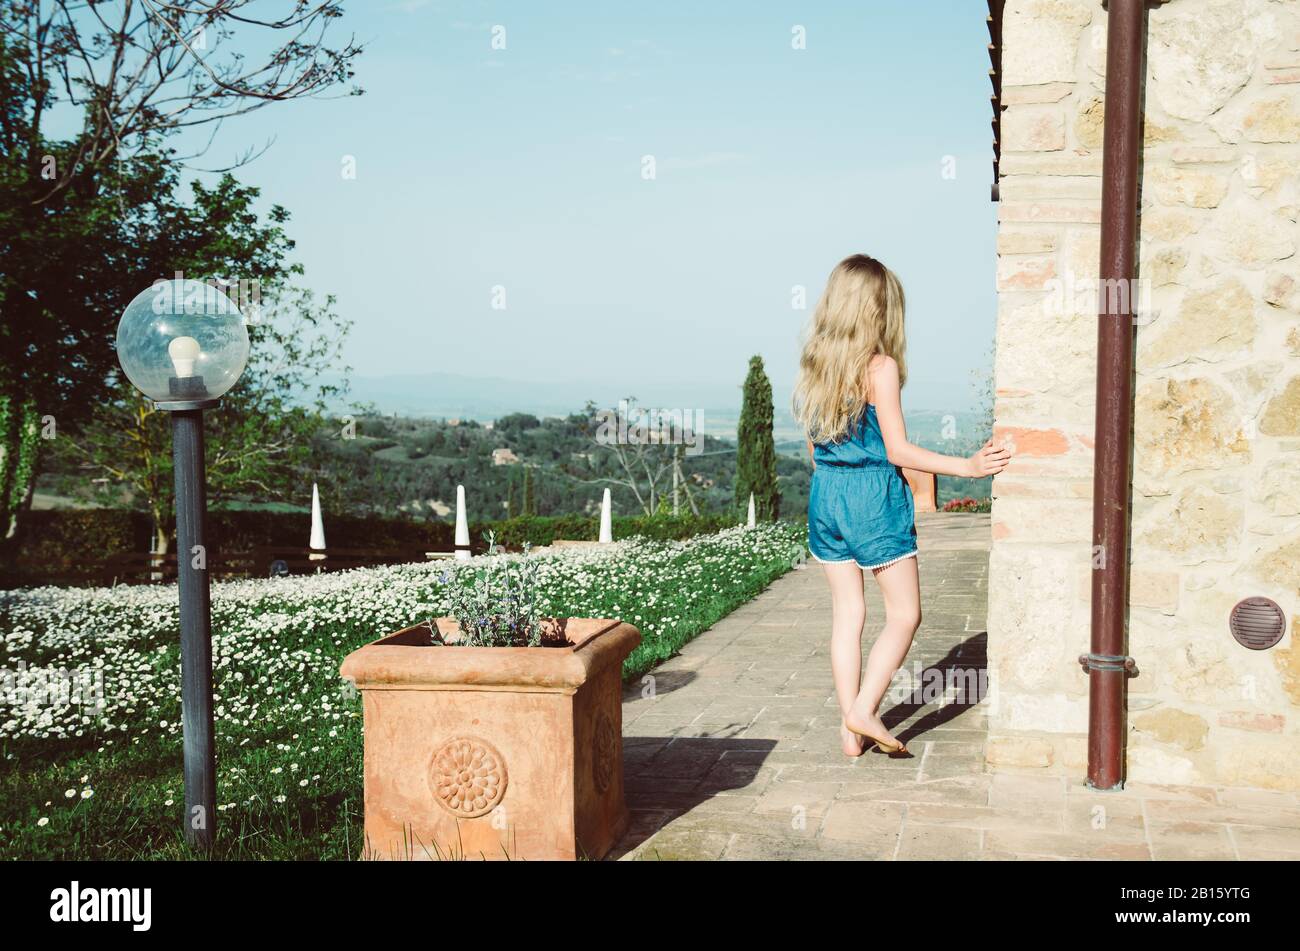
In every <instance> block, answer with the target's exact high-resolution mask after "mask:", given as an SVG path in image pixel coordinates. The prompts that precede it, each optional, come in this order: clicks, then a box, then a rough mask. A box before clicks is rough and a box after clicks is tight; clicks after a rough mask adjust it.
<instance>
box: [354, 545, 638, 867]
mask: <svg viewBox="0 0 1300 951" xmlns="http://www.w3.org/2000/svg"><path fill="white" fill-rule="evenodd" d="M494 541H495V540H494V539H492V538H491V537H489V557H488V558H486V559H484V561H483V563H482V564H481V566H476V567H475V569H474V574H473V577H472V579H471V580H470V582H469V583H468V584H466V583H463V582H462V581H461V580H460V579H459V578H457V577H455V576H452V577H449V578H448V583H449V584H450V586H451V598H450V601H451V607H450V612H451V613H450V616H447V617H439V618H433V619H429V620H426V621H423V622H421V623H418V624H415V625H413V626H411V627H408V628H405V629H403V630H400V631H397V632H396V633H393V634H390V635H388V636H387V637H384V638H381V639H380V640H378V641H375V642H374V643H372V644H368V645H366V646H365V647H362V648H360V649H358V650H356V651H353V652H352V653H351V654H349V655H348V656H347V658H346V659H345V660H344V661H343V665H342V667H341V669H340V672H341V674H342V675H343V677H344V678H345V679H346V680H348V681H350V682H352V683H353V684H354V685H355V686H356V688H357V689H358V690H359V691H360V693H361V697H362V706H363V714H364V717H365V767H364V771H365V837H366V845H365V848H364V851H363V857H368V858H413V859H421V858H437V857H445V856H447V855H464V856H466V857H483V858H489V859H491V858H507V857H509V858H524V859H573V858H579V857H588V858H597V857H600V856H603V855H604V854H605V853H606V852H607V851H608V850H609V849H610V847H611V846H613V844H614V843H615V842H616V841H617V839H618V838H619V837H620V836H621V835H622V833H623V831H624V829H625V828H626V825H627V809H626V806H625V805H624V799H623V742H622V703H621V687H622V664H623V660H624V659H625V658H626V657H627V655H628V654H629V653H630V652H631V651H632V650H633V648H635V647H636V645H637V644H639V643H640V641H641V635H640V633H639V632H638V631H637V630H636V628H634V627H632V626H631V625H629V624H624V623H622V622H620V621H618V620H614V619H607V618H551V617H543V616H541V614H540V611H539V602H540V597H539V591H538V571H539V569H540V567H541V566H540V564H539V559H538V556H536V555H531V554H529V553H528V552H527V551H525V553H524V555H523V556H522V557H511V556H507V557H495V555H496V546H495V544H494Z"/></svg>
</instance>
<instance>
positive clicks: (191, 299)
mask: <svg viewBox="0 0 1300 951" xmlns="http://www.w3.org/2000/svg"><path fill="white" fill-rule="evenodd" d="M117 359H118V361H119V362H120V363H121V364H122V372H124V373H125V374H126V377H127V379H128V380H130V381H131V382H132V383H133V384H135V386H136V388H137V389H138V390H139V391H140V392H141V393H143V394H144V395H145V396H147V397H149V399H151V400H153V401H154V402H155V403H191V402H203V401H206V400H215V399H219V398H220V397H221V396H222V395H223V394H224V393H225V392H226V391H227V390H229V389H230V388H231V387H232V386H234V385H235V383H236V382H237V381H238V380H239V375H240V374H241V373H243V372H244V367H245V365H246V364H247V363H248V328H247V327H246V326H245V320H244V315H243V314H242V313H241V312H240V310H239V307H238V305H236V304H235V302H234V301H232V300H231V299H230V298H229V297H228V296H226V294H225V293H224V292H223V291H222V290H221V289H220V288H218V287H214V286H213V285H211V284H205V283H204V282H202V281H191V280H181V281H158V282H156V283H155V284H154V285H153V286H152V287H150V288H149V289H148V290H146V291H142V292H141V293H139V294H137V295H136V297H135V299H134V300H133V301H131V303H130V304H128V305H127V307H126V310H125V311H123V313H122V319H121V320H120V321H118V324H117Z"/></svg>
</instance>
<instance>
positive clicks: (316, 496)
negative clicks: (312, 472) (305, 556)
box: [307, 482, 325, 548]
mask: <svg viewBox="0 0 1300 951" xmlns="http://www.w3.org/2000/svg"><path fill="white" fill-rule="evenodd" d="M307 547H308V548H324V547H325V520H324V519H322V518H321V514H320V490H319V489H317V488H316V483H315V482H313V483H312V484H311V540H310V541H309V542H308V543H307Z"/></svg>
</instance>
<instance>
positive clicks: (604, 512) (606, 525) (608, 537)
mask: <svg viewBox="0 0 1300 951" xmlns="http://www.w3.org/2000/svg"><path fill="white" fill-rule="evenodd" d="M613 540H614V528H613V523H612V521H611V517H610V508H609V489H606V490H605V496H604V498H602V499H601V500H600V541H602V542H612V541H613Z"/></svg>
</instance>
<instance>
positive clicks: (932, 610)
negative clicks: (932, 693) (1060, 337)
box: [611, 513, 1300, 860]
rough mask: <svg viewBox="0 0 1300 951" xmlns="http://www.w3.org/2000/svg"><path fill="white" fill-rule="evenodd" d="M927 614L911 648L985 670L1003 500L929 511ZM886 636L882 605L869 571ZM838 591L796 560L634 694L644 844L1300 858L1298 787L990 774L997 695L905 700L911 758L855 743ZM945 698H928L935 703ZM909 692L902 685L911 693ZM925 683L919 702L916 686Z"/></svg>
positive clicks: (959, 854) (632, 764) (706, 851)
mask: <svg viewBox="0 0 1300 951" xmlns="http://www.w3.org/2000/svg"><path fill="white" fill-rule="evenodd" d="M917 529H918V533H919V535H920V548H921V558H920V572H921V595H922V615H923V621H922V625H921V630H920V631H919V633H918V635H917V639H916V642H915V644H914V646H913V648H912V653H911V654H910V655H909V657H908V664H909V665H911V664H912V663H913V662H915V661H918V660H919V661H920V662H922V663H923V664H924V666H925V668H927V669H929V668H937V669H939V670H949V669H954V670H961V671H971V670H972V669H973V670H975V671H979V670H982V669H983V667H984V664H985V648H986V634H985V614H986V604H987V587H986V578H987V567H988V542H989V518H988V516H987V515H956V514H942V513H936V514H929V515H921V516H919V517H918V520H917ZM867 591H868V602H867V603H868V609H867V615H868V616H867V634H866V636H864V638H863V651H864V656H865V652H866V651H867V650H869V649H870V645H871V642H872V640H873V638H874V632H875V630H876V629H877V626H878V623H879V621H880V619H881V617H882V613H881V606H880V599H879V595H878V593H877V590H876V587H875V583H874V582H871V583H869V584H868V586H867ZM829 631H830V599H829V596H828V595H827V592H826V582H825V579H824V577H823V576H822V573H821V569H820V568H819V567H818V566H817V565H816V563H813V562H810V563H809V564H808V565H806V566H804V567H802V568H800V569H797V570H795V571H792V572H790V573H789V574H787V575H786V576H785V577H783V578H781V579H779V580H778V581H776V582H775V583H774V584H773V585H772V586H771V587H770V588H769V589H768V590H767V591H765V592H764V593H763V594H762V595H760V596H759V597H758V598H756V599H755V600H754V601H752V602H750V603H749V604H747V605H745V606H744V607H742V608H740V609H739V610H737V611H736V612H734V613H733V614H731V615H730V616H728V617H726V618H724V619H723V620H722V621H720V622H719V623H718V624H716V625H714V627H712V628H711V629H709V630H708V631H706V632H704V633H703V634H701V635H700V636H699V637H698V638H696V639H695V640H694V641H692V642H691V643H690V644H688V645H686V647H685V648H683V650H682V652H681V654H680V655H679V656H677V657H674V658H672V659H671V660H669V661H668V662H666V663H664V664H663V665H661V666H660V667H658V668H657V669H656V670H655V671H653V673H652V676H653V678H654V679H653V688H654V691H653V697H649V696H645V695H644V694H646V693H647V692H648V691H647V686H646V685H645V684H633V685H631V686H630V687H629V688H628V690H627V692H626V693H625V696H624V704H623V717H624V723H623V732H624V736H625V740H624V744H625V750H624V758H625V764H626V785H627V801H628V807H629V809H630V811H631V825H630V828H629V831H628V834H627V835H626V836H625V837H624V839H623V841H622V842H621V843H620V844H619V846H618V847H617V848H616V849H615V850H614V852H613V853H612V855H611V857H614V858H627V859H651V860H653V859H718V858H723V859H1021V858H1061V859H1234V858H1236V859H1290V860H1297V859H1300V798H1298V797H1297V796H1296V795H1294V794H1291V793H1281V792H1272V791H1267V790H1250V789H1225V788H1212V787H1191V786H1154V785H1141V784H1136V783H1131V784H1129V785H1128V787H1127V788H1126V789H1124V790H1123V791H1120V792H1106V793H1103V792H1097V791H1093V790H1089V789H1088V788H1087V787H1086V786H1085V785H1084V784H1083V779H1082V777H1081V776H1080V777H1058V776H1047V775H1032V774H1026V773H1024V772H1021V773H1019V774H1010V773H995V772H992V771H991V770H990V769H989V768H988V767H987V766H986V764H985V762H984V741H985V735H986V722H985V714H984V710H983V706H982V704H969V703H964V702H960V701H959V700H955V699H954V697H953V694H952V693H951V692H949V694H948V696H947V697H946V698H945V697H928V698H927V697H926V696H914V697H906V698H896V697H894V696H893V694H892V692H891V694H890V695H887V696H886V701H885V704H884V706H883V709H884V718H885V722H886V723H888V724H889V725H890V728H891V729H892V730H893V731H894V732H895V734H896V735H898V736H900V737H901V738H902V739H903V740H904V741H905V742H906V743H907V744H908V747H909V748H910V749H911V750H912V752H913V755H912V756H911V757H910V758H909V757H889V756H885V755H883V754H880V753H875V752H870V753H867V754H866V755H864V756H862V757H860V758H858V759H856V760H853V759H850V758H848V757H846V756H844V754H843V753H841V752H840V749H839V735H838V730H839V713H838V708H837V707H836V703H835V698H834V690H833V686H832V684H831V674H830V659H829V656H828V653H827V651H828V641H829ZM927 699H929V700H930V702H920V701H924V700H927ZM900 700H902V701H903V702H899V701H900ZM913 701H917V702H913Z"/></svg>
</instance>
